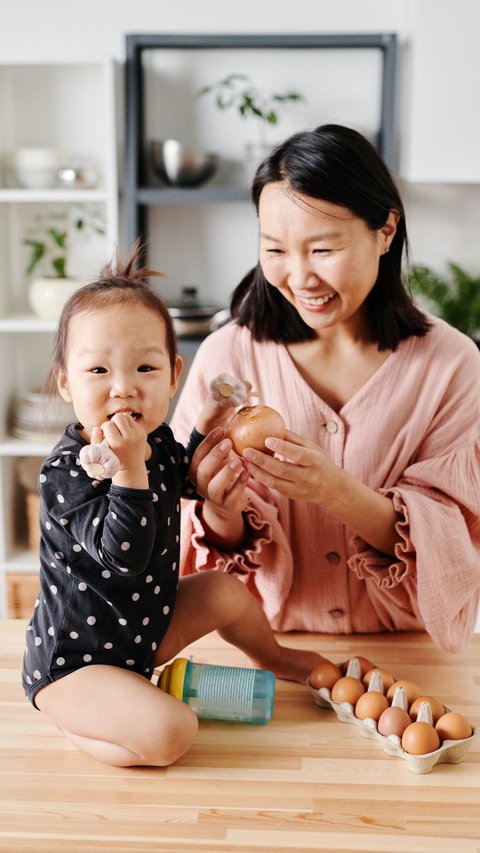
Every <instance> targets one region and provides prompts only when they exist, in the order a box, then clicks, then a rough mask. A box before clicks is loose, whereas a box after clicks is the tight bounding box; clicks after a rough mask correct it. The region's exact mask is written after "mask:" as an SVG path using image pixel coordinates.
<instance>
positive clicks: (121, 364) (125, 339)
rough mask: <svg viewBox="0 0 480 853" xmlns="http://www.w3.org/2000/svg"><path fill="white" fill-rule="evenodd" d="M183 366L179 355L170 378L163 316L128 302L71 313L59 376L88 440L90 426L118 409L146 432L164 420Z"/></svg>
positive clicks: (90, 431) (59, 382)
mask: <svg viewBox="0 0 480 853" xmlns="http://www.w3.org/2000/svg"><path fill="white" fill-rule="evenodd" d="M181 369H182V359H181V358H180V356H177V361H176V365H175V370H174V375H173V377H172V371H171V367H170V356H169V353H168V350H167V346H166V341H165V324H164V322H163V320H162V318H161V317H160V316H159V315H158V314H156V313H155V312H154V311H151V310H150V309H148V308H146V307H145V306H143V305H139V304H132V303H126V304H125V305H119V306H115V307H113V308H112V307H108V308H107V307H106V308H100V309H98V310H96V311H93V312H84V313H81V314H77V315H76V316H74V317H72V319H71V320H70V323H69V327H68V338H67V354H66V371H65V372H64V373H63V372H62V373H60V374H59V376H58V380H57V381H58V388H59V391H60V394H61V395H62V397H63V399H64V400H67V401H68V402H71V403H72V404H73V408H74V410H75V414H76V416H77V418H78V420H79V421H80V423H81V424H82V425H83V428H84V429H83V435H84V436H85V438H87V439H88V440H89V439H90V437H91V433H92V428H93V427H94V426H100V425H101V424H102V423H103V422H104V421H106V420H107V419H109V418H110V417H111V416H112V415H114V414H115V413H116V412H130V413H131V414H132V416H133V417H134V418H135V420H136V421H137V422H138V423H139V424H141V426H142V427H143V429H144V430H145V433H146V434H148V433H150V432H152V430H154V429H156V428H157V427H158V426H159V425H160V424H161V423H162V422H163V421H164V420H165V417H166V414H167V411H168V406H169V403H170V399H171V398H172V397H173V395H174V394H175V392H176V390H177V386H178V380H179V378H180V373H181Z"/></svg>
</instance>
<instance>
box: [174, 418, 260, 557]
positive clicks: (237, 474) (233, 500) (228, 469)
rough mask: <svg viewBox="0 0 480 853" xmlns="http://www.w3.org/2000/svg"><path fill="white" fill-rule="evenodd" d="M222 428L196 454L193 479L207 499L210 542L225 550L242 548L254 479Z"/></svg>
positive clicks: (207, 530) (191, 471)
mask: <svg viewBox="0 0 480 853" xmlns="http://www.w3.org/2000/svg"><path fill="white" fill-rule="evenodd" d="M224 435H225V433H224V431H223V430H222V429H220V428H217V429H214V430H212V432H211V433H209V435H207V437H206V438H205V439H204V440H203V441H202V443H201V444H200V445H199V446H198V447H197V449H196V451H195V453H194V454H193V458H192V464H191V466H190V471H189V476H190V479H191V480H192V482H193V483H195V484H196V488H197V491H198V493H199V494H200V495H202V496H203V497H204V498H205V503H204V505H203V511H202V514H203V521H204V527H205V537H206V539H207V540H208V541H209V542H211V543H212V544H214V545H217V546H218V547H223V548H230V549H231V548H234V547H236V546H238V545H239V544H240V543H241V541H242V540H243V538H244V536H245V522H244V519H243V515H242V513H243V510H244V509H245V507H246V504H247V497H246V493H245V489H246V486H247V483H248V481H249V479H250V477H249V474H248V471H247V470H246V468H245V463H244V462H243V461H242V460H241V459H240V458H239V457H238V456H237V455H236V454H235V453H234V452H233V450H232V442H231V441H230V439H229V438H224Z"/></svg>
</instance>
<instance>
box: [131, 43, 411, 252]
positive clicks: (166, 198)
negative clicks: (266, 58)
mask: <svg viewBox="0 0 480 853" xmlns="http://www.w3.org/2000/svg"><path fill="white" fill-rule="evenodd" d="M396 45H397V42H396V36H395V34H393V33H360V34H347V35H344V34H341V35H337V34H328V35H323V34H311V33H309V34H297V35H242V34H238V35H233V34H223V35H192V34H178V35H177V34H168V35H164V34H154V33H148V34H132V35H127V36H126V64H125V96H126V103H125V187H124V196H123V206H124V213H125V235H124V239H125V242H126V246H127V248H128V247H130V246H132V245H133V244H134V242H135V240H136V239H137V238H138V237H141V238H142V240H143V241H144V242H145V243H147V245H148V234H147V208H148V207H153V206H162V207H165V206H167V205H190V204H192V205H199V204H212V203H217V204H220V203H225V202H246V201H248V199H249V192H248V190H247V188H239V187H236V186H231V187H218V186H212V185H210V186H206V187H199V188H195V189H193V190H185V189H181V190H179V189H177V188H157V187H154V186H145V174H146V172H147V171H148V170H147V168H146V161H147V157H146V150H147V148H146V133H147V131H146V110H147V92H146V80H145V69H144V65H143V60H144V57H145V56H146V54H147V52H149V51H155V52H158V51H163V52H164V53H165V52H169V51H186V52H187V53H188V52H192V51H202V50H203V51H207V52H210V54H211V53H212V52H215V51H217V52H221V51H229V52H235V51H237V52H238V51H242V50H247V51H248V50H250V51H262V50H263V51H267V52H269V51H275V50H277V51H278V50H286V51H288V52H289V55H290V56H292V57H293V56H294V55H295V56H296V59H297V60H298V58H299V56H300V57H302V56H303V57H305V56H306V52H312V51H322V50H360V51H363V50H370V51H372V50H373V51H378V52H379V54H380V57H381V69H380V75H381V83H380V104H379V116H378V128H377V132H376V139H377V145H378V148H379V151H380V153H381V154H382V156H383V157H384V159H385V161H386V162H387V164H388V165H389V166H390V167H391V168H392V169H393V171H396V168H397V151H396V132H395V70H396ZM295 52H297V53H296V54H295ZM298 52H300V53H298ZM292 61H293V60H292ZM177 77H178V78H180V82H181V78H182V69H181V66H180V65H179V67H178V72H177ZM190 82H191V83H192V84H193V81H190ZM171 85H172V86H174V81H171ZM179 85H180V84H179ZM175 109H177V110H178V105H177V104H176V103H175ZM172 110H174V107H173V104H172ZM161 118H162V121H163V124H164V125H165V123H166V121H168V117H165V115H164V114H163V113H162V116H161ZM167 135H170V134H169V132H168V129H167V131H166V133H165V134H164V136H167ZM160 136H162V134H160Z"/></svg>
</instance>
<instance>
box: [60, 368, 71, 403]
mask: <svg viewBox="0 0 480 853" xmlns="http://www.w3.org/2000/svg"><path fill="white" fill-rule="evenodd" d="M57 388H58V393H59V394H60V396H61V397H62V398H63V399H64V400H65V402H66V403H71V402H72V395H71V394H70V389H69V387H68V380H67V374H66V373H65V371H64V370H60V371H59V372H58V373H57Z"/></svg>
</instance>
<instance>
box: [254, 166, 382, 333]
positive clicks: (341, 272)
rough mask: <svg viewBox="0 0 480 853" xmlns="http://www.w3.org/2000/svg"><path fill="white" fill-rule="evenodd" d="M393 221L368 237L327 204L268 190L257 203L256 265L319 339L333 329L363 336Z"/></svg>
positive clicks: (360, 223)
mask: <svg viewBox="0 0 480 853" xmlns="http://www.w3.org/2000/svg"><path fill="white" fill-rule="evenodd" d="M397 221H398V217H397V216H396V214H394V213H393V212H391V213H390V215H389V217H388V219H387V222H386V223H385V225H384V226H383V227H382V228H380V229H378V231H371V230H370V229H369V228H368V226H367V224H366V222H365V221H364V220H363V219H360V218H359V217H357V216H355V215H354V214H353V213H352V212H351V211H350V210H348V209H347V208H345V207H341V206H340V205H336V204H332V203H331V202H327V201H321V200H320V199H315V198H311V197H309V196H304V195H301V194H300V193H295V194H294V193H293V192H292V191H291V190H289V189H288V186H287V185H286V184H285V183H284V182H278V183H272V184H267V186H265V187H264V189H263V190H262V193H261V195H260V203H259V223H260V264H261V267H262V270H263V273H264V275H265V277H266V279H267V281H269V282H270V284H272V285H273V286H274V287H277V288H278V290H279V291H280V293H281V294H282V295H283V296H284V297H285V299H288V301H289V302H291V304H292V305H293V306H294V307H295V308H296V309H297V311H298V313H299V314H300V316H301V317H302V319H303V320H304V321H305V323H306V324H307V325H308V326H310V328H312V329H314V330H315V331H317V332H318V333H321V332H322V331H323V330H325V329H328V328H331V327H333V326H338V325H347V326H348V327H350V328H351V329H352V331H354V332H359V333H360V334H361V333H362V331H365V330H366V317H365V312H364V303H365V299H366V298H367V296H368V294H369V293H370V291H371V290H372V288H373V286H374V284H375V282H376V280H377V276H378V267H379V261H380V257H381V255H383V254H384V253H385V252H386V251H387V250H388V248H389V246H390V243H391V241H392V240H393V237H394V235H395V231H396V223H397Z"/></svg>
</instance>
